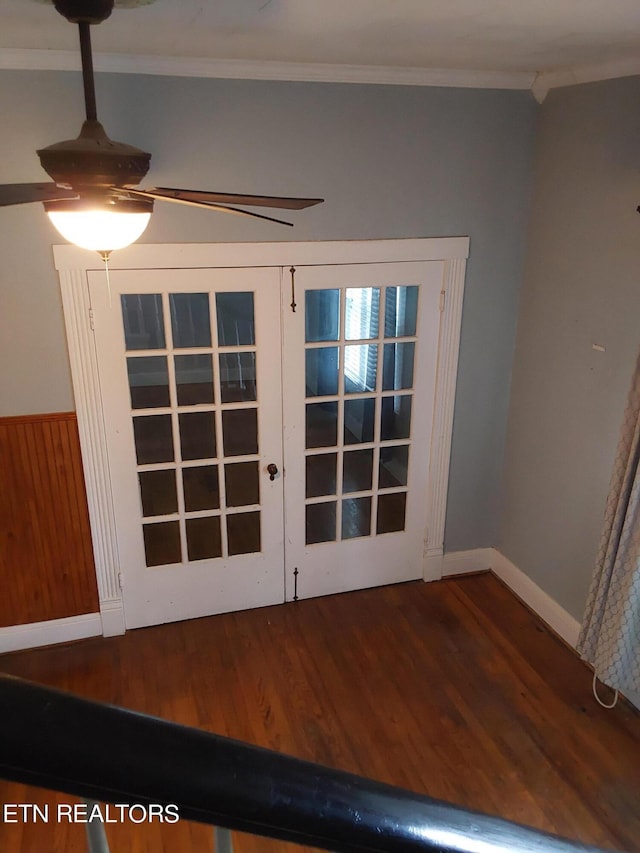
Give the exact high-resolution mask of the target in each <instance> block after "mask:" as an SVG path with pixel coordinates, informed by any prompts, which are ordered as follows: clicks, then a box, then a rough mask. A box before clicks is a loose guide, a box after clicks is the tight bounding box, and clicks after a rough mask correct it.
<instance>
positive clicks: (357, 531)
mask: <svg viewBox="0 0 640 853" xmlns="http://www.w3.org/2000/svg"><path fill="white" fill-rule="evenodd" d="M370 533H371V498H349V499H348V500H344V501H342V538H343V539H356V538H358V537H359V536H369V535H370Z"/></svg>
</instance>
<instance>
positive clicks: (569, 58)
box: [0, 0, 640, 88]
mask: <svg viewBox="0 0 640 853" xmlns="http://www.w3.org/2000/svg"><path fill="white" fill-rule="evenodd" d="M129 2H131V0H129ZM137 2H138V3H144V2H148V0H137ZM0 21H1V27H0V67H5V68H6V67H30V63H29V57H31V58H32V60H33V67H43V62H44V61H45V58H46V57H48V58H49V60H50V64H49V67H65V62H64V60H63V57H64V56H69V57H70V56H71V55H73V54H74V53H75V52H77V47H76V44H77V35H76V32H75V28H74V27H72V26H70V25H69V24H68V23H66V21H64V19H63V18H61V17H60V16H59V15H58V14H57V13H56V12H55V10H54V9H53V7H52V5H51V3H50V2H47V0H0ZM92 35H93V43H94V51H95V52H96V55H97V57H96V59H97V61H96V66H97V67H98V68H100V56H101V55H111V56H110V57H109V59H110V62H111V66H109V67H107V66H108V63H107V64H106V65H105V66H104V67H105V69H106V70H116V69H115V67H112V66H113V65H114V63H116V62H117V60H118V58H120V59H121V60H122V61H123V62H124V65H123V70H131V67H132V66H131V63H132V60H133V59H134V58H135V61H136V63H137V65H136V68H137V70H140V71H148V70H150V71H151V73H154V71H153V69H154V68H159V67H160V66H159V65H158V61H159V60H160V59H161V58H162V59H166V60H169V61H170V63H171V65H170V66H167V67H170V68H174V69H176V73H181V72H180V70H179V69H180V67H181V63H182V66H183V68H184V69H189V68H190V69H191V71H189V70H184V73H198V71H197V69H198V68H200V69H204V68H205V65H206V63H207V62H208V63H210V64H211V63H216V62H217V63H218V64H220V63H221V61H222V64H223V65H224V67H225V68H227V69H229V68H230V67H231V66H230V65H229V61H232V64H233V63H236V64H238V66H240V65H241V64H243V63H244V65H245V66H247V64H249V65H251V66H252V67H253V68H254V70H255V71H256V73H255V74H254V75H244V76H270V75H269V74H268V73H267V72H265V73H264V74H262V75H260V74H258V72H257V67H258V64H260V63H262V64H263V65H264V64H265V63H266V66H265V67H267V68H268V67H269V65H272V66H273V70H274V75H273V76H275V77H276V78H278V77H279V76H282V75H279V74H278V73H275V70H276V66H284V65H286V64H289V63H295V64H297V66H298V72H297V74H294V75H293V77H292V79H305V75H304V68H305V67H306V66H308V67H309V69H311V68H312V67H313V66H317V65H318V64H321V65H322V66H324V70H325V71H326V79H341V78H340V74H339V73H338V71H337V70H336V68H335V67H336V66H338V67H341V68H343V69H344V67H345V66H351V67H352V66H365V67H367V68H366V69H361V73H364V72H365V70H368V72H369V74H370V79H372V80H375V79H376V74H377V75H378V77H380V78H381V81H384V82H420V73H419V72H425V74H423V80H422V82H426V83H428V82H429V79H430V78H429V74H427V73H426V72H429V71H433V69H438V70H439V71H440V72H442V71H463V72H480V74H479V75H478V79H479V80H480V82H479V83H478V85H490V84H491V79H492V78H491V76H490V75H489V76H486V72H493V73H494V75H495V72H497V73H498V75H499V76H496V77H495V80H496V81H497V83H498V84H499V80H500V79H503V80H504V81H505V82H504V85H505V86H508V85H509V82H508V81H509V79H511V82H512V87H514V88H527V87H528V86H529V85H530V84H531V83H532V82H533V80H534V78H536V76H537V77H538V79H540V77H543V78H546V79H547V80H548V81H549V84H550V85H559V84H562V83H566V82H575V81H579V80H581V79H599V78H600V77H611V76H620V75H624V74H628V73H640V0H610V2H606V0H439V2H435V0H155V2H153V3H152V4H151V5H141V6H140V7H139V8H129V9H126V8H122V9H117V8H116V10H115V11H114V13H113V15H112V16H111V18H110V19H109V20H108V21H106V22H105V23H104V24H102V25H101V26H100V27H99V28H94V29H93V31H92ZM43 51H46V54H43ZM123 55H124V56H123ZM146 58H149V59H148V65H149V67H148V68H145V61H146ZM195 60H199V63H198V64H194V61H195ZM154 63H155V64H154ZM225 63H226V65H225ZM331 67H333V70H332V68H331ZM211 68H213V66H212V65H211ZM383 69H384V73H382V72H383ZM395 70H397V71H398V73H399V77H398V79H397V80H386V79H384V78H385V75H387V76H389V75H391V76H393V72H394V71H395ZM321 71H322V69H321ZM409 71H411V73H412V74H413V77H414V78H415V79H413V80H411V79H409V76H410V75H409ZM155 73H160V72H159V71H155ZM203 73H204V72H203ZM344 73H345V74H346V77H345V79H350V78H349V75H348V73H347V72H346V71H345V72H344ZM483 73H484V74H485V77H484V78H483ZM315 75H316V76H315V77H314V76H313V75H311V77H308V78H307V79H323V77H322V73H321V72H319V71H318V69H317V68H316V71H315ZM402 75H404V79H403V77H402ZM204 76H208V75H206V73H205V74H204ZM212 76H216V75H215V73H213V72H212ZM225 76H230V75H229V74H226V75H225ZM239 76H243V75H242V74H239ZM284 76H286V75H284ZM440 76H441V78H442V79H444V77H446V75H443V74H441V75H440ZM467 76H469V75H468V74H467ZM452 79H455V75H454V78H452ZM463 79H464V76H463V77H460V80H463ZM483 80H485V81H487V82H484V83H483V82H482V81H483ZM554 80H555V83H554ZM558 81H560V83H558ZM435 82H437V79H436V81H435ZM471 85H472V84H471Z"/></svg>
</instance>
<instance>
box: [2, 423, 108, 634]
mask: <svg viewBox="0 0 640 853" xmlns="http://www.w3.org/2000/svg"><path fill="white" fill-rule="evenodd" d="M0 478H1V486H0V573H1V575H0V577H1V581H0V583H1V589H2V594H0V627H6V626H10V625H24V624H26V623H30V622H43V621H46V620H49V619H61V618H64V617H67V616H79V615H81V614H83V613H95V612H96V611H97V610H98V609H99V606H98V591H97V586H96V576H95V568H94V562H93V550H92V546H91V532H90V527H89V513H88V510H87V498H86V493H85V487H84V479H83V475H82V458H81V456H80V441H79V438H78V424H77V421H76V415H75V412H62V413H56V414H50V415H25V416H21V417H9V418H0Z"/></svg>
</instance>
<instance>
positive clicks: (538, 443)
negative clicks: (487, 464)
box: [500, 77, 640, 619]
mask: <svg viewBox="0 0 640 853" xmlns="http://www.w3.org/2000/svg"><path fill="white" fill-rule="evenodd" d="M639 103H640V77H634V78H627V79H622V80H614V81H608V82H602V83H594V84H589V85H584V86H576V87H572V88H567V89H558V90H556V91H553V92H551V93H550V95H549V96H548V98H547V100H546V101H545V102H544V104H543V106H542V109H541V112H540V119H539V129H538V137H537V151H536V169H535V184H534V186H535V190H534V201H533V208H532V221H531V229H530V237H529V245H528V251H527V263H526V272H525V284H524V288H523V293H522V300H521V308H520V319H519V324H518V335H517V347H516V357H515V363H514V374H513V386H512V392H511V408H510V415H509V430H508V442H507V456H506V465H505V497H504V500H505V507H504V517H503V523H502V528H501V536H500V547H501V550H502V551H503V553H504V554H505V555H506V556H507V557H509V559H511V560H512V561H513V562H514V563H515V564H516V565H517V566H518V567H519V568H520V569H522V570H523V571H524V572H526V573H527V574H528V575H529V576H530V577H531V578H532V579H533V580H534V581H535V582H536V583H537V584H539V585H540V586H541V587H542V588H543V589H544V590H545V591H546V592H547V593H548V594H549V595H551V597H552V598H554V599H556V601H558V602H559V603H560V604H561V605H562V606H563V607H565V608H566V609H567V610H568V611H569V612H570V613H571V614H573V616H575V617H576V618H578V619H580V618H581V616H582V611H583V608H584V603H585V599H586V595H587V592H588V587H589V582H590V578H591V573H592V571H593V567H594V562H595V556H596V549H597V544H598V539H599V536H600V527H601V524H602V518H603V510H604V503H605V499H606V495H607V491H608V485H609V478H610V474H611V469H612V465H613V457H614V452H615V448H616V443H617V439H618V431H619V428H620V425H621V422H622V415H623V411H624V406H625V400H626V396H627V393H628V390H629V387H630V381H631V373H632V370H633V366H634V364H635V359H636V354H637V348H638V344H639V342H640V334H639V329H640V325H639V323H640V216H639V215H638V214H637V213H636V212H635V210H636V207H637V206H638V204H639V203H640V172H639V166H640V154H639V152H640V110H639V109H638V104H639ZM594 343H595V344H598V345H601V346H604V347H605V348H606V352H604V353H602V352H597V351H595V350H593V349H592V344H594Z"/></svg>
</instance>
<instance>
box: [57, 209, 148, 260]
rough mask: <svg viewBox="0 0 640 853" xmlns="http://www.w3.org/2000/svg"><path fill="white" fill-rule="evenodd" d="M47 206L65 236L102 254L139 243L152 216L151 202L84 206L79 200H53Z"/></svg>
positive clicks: (72, 241) (82, 246) (58, 228)
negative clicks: (137, 241) (79, 203)
mask: <svg viewBox="0 0 640 853" xmlns="http://www.w3.org/2000/svg"><path fill="white" fill-rule="evenodd" d="M45 209H46V211H47V214H48V216H49V219H50V220H51V222H52V223H53V226H54V227H55V228H56V230H57V231H58V233H59V234H61V235H62V237H64V239H65V240H68V241H69V242H70V243H73V244H74V245H75V246H79V247H80V248H81V249H90V250H93V251H96V252H100V253H101V254H104V253H109V252H112V251H114V250H115V249H124V248H125V247H126V246H130V245H131V244H132V243H135V242H136V240H138V239H139V238H140V237H141V236H142V234H143V233H144V231H145V229H146V227H147V225H148V224H149V220H150V218H151V207H150V205H149V204H148V203H144V202H135V201H121V202H116V203H114V204H107V205H99V204H95V205H91V204H88V205H81V206H79V205H78V202H77V201H75V202H74V201H72V202H70V203H69V202H52V203H50V204H45Z"/></svg>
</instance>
